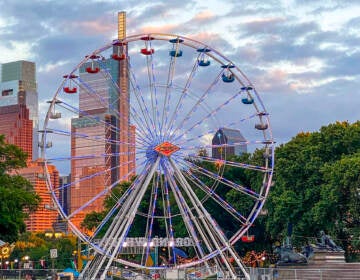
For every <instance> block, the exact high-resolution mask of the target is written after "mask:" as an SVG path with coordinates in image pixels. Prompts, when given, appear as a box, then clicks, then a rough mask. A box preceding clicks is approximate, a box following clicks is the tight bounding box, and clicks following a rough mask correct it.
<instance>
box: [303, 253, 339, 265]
mask: <svg viewBox="0 0 360 280" xmlns="http://www.w3.org/2000/svg"><path fill="white" fill-rule="evenodd" d="M335 263H336V264H340V263H345V255H344V252H343V251H327V250H315V251H314V256H313V257H312V258H311V259H310V260H309V264H312V265H327V264H335Z"/></svg>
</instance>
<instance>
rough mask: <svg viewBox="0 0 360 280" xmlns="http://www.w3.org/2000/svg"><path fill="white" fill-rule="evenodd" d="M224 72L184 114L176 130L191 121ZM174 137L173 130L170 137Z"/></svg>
mask: <svg viewBox="0 0 360 280" xmlns="http://www.w3.org/2000/svg"><path fill="white" fill-rule="evenodd" d="M221 74H222V72H220V73H219V74H218V75H217V76H216V78H215V80H214V81H213V82H212V83H211V84H210V86H209V87H208V88H207V89H206V90H205V92H204V93H203V94H202V95H201V96H200V97H199V98H198V100H197V102H196V103H195V104H194V105H193V107H192V108H191V109H190V110H189V112H188V113H187V114H186V115H185V116H184V118H183V119H182V121H181V122H180V123H179V124H178V125H177V126H176V127H175V129H174V132H176V131H178V130H180V128H182V127H184V126H185V124H186V123H187V122H188V121H189V119H190V118H191V116H192V114H193V113H194V112H195V111H196V109H197V108H198V107H199V106H200V105H201V104H202V103H203V102H204V100H205V99H206V97H207V96H208V95H209V94H210V92H211V91H212V90H213V88H214V87H215V86H216V85H217V83H218V82H219V80H220V77H221ZM173 137H174V133H172V132H171V134H170V138H173Z"/></svg>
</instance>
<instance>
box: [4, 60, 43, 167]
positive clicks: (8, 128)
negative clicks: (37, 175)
mask: <svg viewBox="0 0 360 280" xmlns="http://www.w3.org/2000/svg"><path fill="white" fill-rule="evenodd" d="M0 92H1V94H0V115H1V121H0V133H1V134H4V135H5V138H6V141H7V142H8V143H10V144H15V145H17V146H19V147H20V148H22V149H23V150H24V151H25V152H27V153H28V155H29V160H36V159H37V157H38V137H37V131H38V127H39V122H38V94H37V85H36V77H35V63H33V62H29V61H23V60H21V61H15V62H9V63H4V64H2V65H1V82H0ZM30 126H31V129H32V133H31V134H29V132H28V130H29V127H30Z"/></svg>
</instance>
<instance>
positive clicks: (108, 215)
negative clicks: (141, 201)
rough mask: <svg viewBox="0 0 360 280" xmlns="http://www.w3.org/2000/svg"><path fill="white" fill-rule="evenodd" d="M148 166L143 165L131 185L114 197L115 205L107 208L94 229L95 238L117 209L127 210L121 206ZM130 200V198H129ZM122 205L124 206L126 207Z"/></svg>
mask: <svg viewBox="0 0 360 280" xmlns="http://www.w3.org/2000/svg"><path fill="white" fill-rule="evenodd" d="M149 170H150V167H149V166H147V167H146V166H145V168H144V169H143V171H142V172H141V173H140V174H139V175H138V177H137V178H136V179H135V180H134V181H133V182H132V183H131V185H130V186H129V188H128V189H127V190H126V191H125V192H124V193H123V194H122V196H121V197H120V198H116V203H115V205H114V206H113V207H112V208H111V209H110V210H109V212H108V213H107V214H106V216H105V218H104V219H103V220H102V222H101V223H100V224H99V225H98V226H97V228H96V229H95V230H94V234H93V238H95V237H96V236H97V234H98V233H99V232H100V230H101V229H102V228H103V227H104V225H105V224H106V223H107V222H108V221H109V219H110V218H111V217H112V216H113V215H114V214H116V211H117V210H119V211H121V210H127V209H123V206H124V205H125V203H126V202H127V201H128V200H127V198H128V197H129V195H130V194H131V193H132V192H133V191H134V189H136V187H137V186H138V185H139V182H141V180H142V178H144V177H145V175H146V174H147V173H148V172H149ZM130 201H131V200H130ZM128 205H129V203H128V204H127V206H128ZM127 206H124V207H127ZM122 213H126V211H122Z"/></svg>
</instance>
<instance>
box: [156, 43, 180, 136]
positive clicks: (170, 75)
mask: <svg viewBox="0 0 360 280" xmlns="http://www.w3.org/2000/svg"><path fill="white" fill-rule="evenodd" d="M170 54H173V55H170V63H169V68H168V75H167V81H166V90H165V98H164V104H163V109H162V118H161V127H160V134H163V133H164V131H163V128H164V125H166V123H167V118H168V115H169V110H170V98H171V94H170V93H171V88H172V84H173V77H174V74H175V65H176V60H177V58H178V56H179V57H180V56H181V55H182V51H181V50H180V39H178V40H177V42H176V43H174V44H173V49H172V50H171V51H170Z"/></svg>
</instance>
